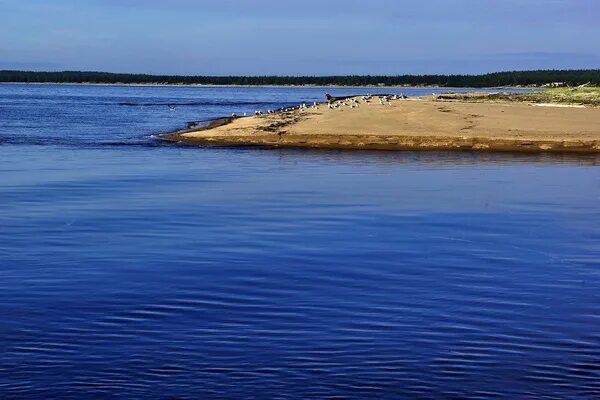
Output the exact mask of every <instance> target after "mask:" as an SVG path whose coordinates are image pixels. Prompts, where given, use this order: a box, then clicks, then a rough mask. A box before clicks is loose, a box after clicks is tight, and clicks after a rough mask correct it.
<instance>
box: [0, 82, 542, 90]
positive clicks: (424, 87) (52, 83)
mask: <svg viewBox="0 0 600 400" xmlns="http://www.w3.org/2000/svg"><path fill="white" fill-rule="evenodd" d="M0 85H26V86H42V85H52V86H117V87H119V86H120V87H182V88H185V87H206V88H212V87H214V88H228V87H231V88H290V89H293V88H299V89H303V88H333V89H335V88H341V89H347V88H352V89H379V90H384V89H449V90H452V89H473V90H492V89H509V90H511V89H520V90H528V89H542V87H541V86H486V87H470V86H460V87H459V86H435V85H433V86H425V85H423V86H403V85H396V86H379V85H360V86H353V85H214V84H200V83H189V84H188V83H186V84H173V83H79V82H78V83H70V82H0Z"/></svg>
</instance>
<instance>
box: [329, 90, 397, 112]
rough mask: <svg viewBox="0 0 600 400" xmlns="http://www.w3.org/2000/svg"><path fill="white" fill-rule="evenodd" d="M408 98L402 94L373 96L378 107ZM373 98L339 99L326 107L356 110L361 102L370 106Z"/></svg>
mask: <svg viewBox="0 0 600 400" xmlns="http://www.w3.org/2000/svg"><path fill="white" fill-rule="evenodd" d="M407 97H408V96H406V95H404V94H390V95H383V96H375V98H377V100H378V101H379V105H382V106H384V105H392V100H400V99H406V98H407ZM373 99H374V97H373V95H370V94H368V95H366V96H361V97H360V101H359V100H357V98H356V97H350V98H345V99H341V100H334V101H330V102H329V103H328V104H327V107H328V108H329V109H330V110H334V109H340V110H341V109H343V107H344V106H346V107H350V108H357V107H359V106H360V104H361V101H362V103H364V104H366V105H370V104H371V102H372V101H373Z"/></svg>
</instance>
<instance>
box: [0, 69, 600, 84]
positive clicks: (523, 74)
mask: <svg viewBox="0 0 600 400" xmlns="http://www.w3.org/2000/svg"><path fill="white" fill-rule="evenodd" d="M0 82H17V83H98V84H167V85H192V84H195V85H249V86H256V85H282V86H300V85H317V86H328V85H341V86H441V87H476V88H480V87H500V86H544V85H545V86H550V87H554V86H578V85H583V84H589V85H592V86H600V69H590V70H539V71H507V72H494V73H490V74H483V75H385V76H384V75H339V76H338V75H334V76H196V75H191V76H181V75H146V74H115V73H109V72H89V71H59V72H38V71H0Z"/></svg>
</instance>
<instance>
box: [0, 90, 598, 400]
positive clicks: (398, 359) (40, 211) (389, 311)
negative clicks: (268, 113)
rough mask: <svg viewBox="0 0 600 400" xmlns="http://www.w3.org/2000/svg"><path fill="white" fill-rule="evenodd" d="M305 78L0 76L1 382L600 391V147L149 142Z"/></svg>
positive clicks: (32, 387) (191, 392)
mask: <svg viewBox="0 0 600 400" xmlns="http://www.w3.org/2000/svg"><path fill="white" fill-rule="evenodd" d="M369 91H373V89H364V90H359V89H356V90H352V91H349V90H348V89H330V92H331V93H332V94H347V93H348V92H352V93H357V92H360V93H367V92H369ZM386 91H387V90H386ZM400 91H401V90H393V91H391V92H400ZM402 91H403V92H405V93H407V94H409V95H418V94H425V93H431V92H432V90H431V89H427V90H426V91H424V90H416V89H413V90H408V89H407V90H402ZM323 93H324V90H323V89H319V88H303V89H301V88H188V87H181V88H173V87H99V86H52V85H48V86H46V85H35V86H26V85H0V315H1V319H0V344H1V346H0V397H1V398H2V399H11V398H15V399H17V398H18V399H21V398H73V399H81V398H109V397H111V396H116V397H119V398H127V399H136V398H190V399H193V398H202V399H209V398H219V399H222V398H249V399H262V398H279V399H284V398H303V399H327V398H386V399H398V398H407V399H414V398H472V399H480V398H505V399H516V398H532V399H534V398H535V399H538V398H547V399H550V398H557V399H559V398H560V399H581V398H598V397H600V228H599V226H600V224H599V223H600V179H599V178H600V174H599V171H600V170H599V169H598V164H599V163H600V157H598V156H549V155H510V154H469V153H409V152H406V153H402V152H398V153H394V152H342V151H305V150H304V151H300V150H286V149H276V150H272V149H271V150H268V149H257V148H236V149H230V148H199V147H192V146H182V145H172V144H166V143H163V142H161V141H157V140H156V139H153V138H152V136H151V135H153V134H157V133H162V132H168V131H172V130H176V129H179V128H183V127H184V126H185V123H186V122H188V121H197V120H207V119H211V118H216V117H220V116H227V115H230V114H231V113H237V114H242V113H244V112H247V113H252V112H254V110H256V109H261V110H263V111H264V110H266V109H269V108H278V107H281V106H285V105H292V104H298V103H300V102H307V103H312V101H317V100H319V101H320V100H321V99H322V98H323ZM169 105H171V107H169Z"/></svg>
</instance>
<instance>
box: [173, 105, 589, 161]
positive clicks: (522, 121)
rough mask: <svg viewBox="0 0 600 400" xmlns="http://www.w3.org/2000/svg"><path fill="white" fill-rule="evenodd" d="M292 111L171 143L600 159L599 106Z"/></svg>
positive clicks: (193, 134) (232, 123)
mask: <svg viewBox="0 0 600 400" xmlns="http://www.w3.org/2000/svg"><path fill="white" fill-rule="evenodd" d="M356 99H357V100H358V101H359V102H360V103H359V105H358V107H356V108H350V107H349V106H341V107H340V108H337V109H329V108H328V107H327V105H326V104H320V105H319V107H318V108H317V109H313V108H308V109H306V110H293V111H289V112H281V113H276V114H269V115H262V116H252V117H244V118H237V119H228V120H227V121H226V123H215V124H214V125H213V126H209V127H208V128H205V129H202V130H196V131H191V132H190V131H186V132H179V133H174V134H169V135H164V136H163V138H165V139H167V140H172V141H178V142H184V143H190V144H199V145H219V146H273V147H307V148H326V149H370V150H435V151H449V150H459V151H460V150H462V151H516V152H581V153H600V108H597V107H588V108H578V107H564V106H563V107H558V106H557V107H554V106H546V107H539V106H536V105H533V104H526V103H511V102H470V101H454V100H450V101H448V100H434V99H433V98H432V97H429V98H419V99H406V100H392V101H391V102H389V103H387V104H384V105H380V104H379V101H378V100H377V99H375V98H374V99H373V100H372V102H371V104H366V103H365V102H363V101H362V100H361V99H360V97H357V98H356Z"/></svg>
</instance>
